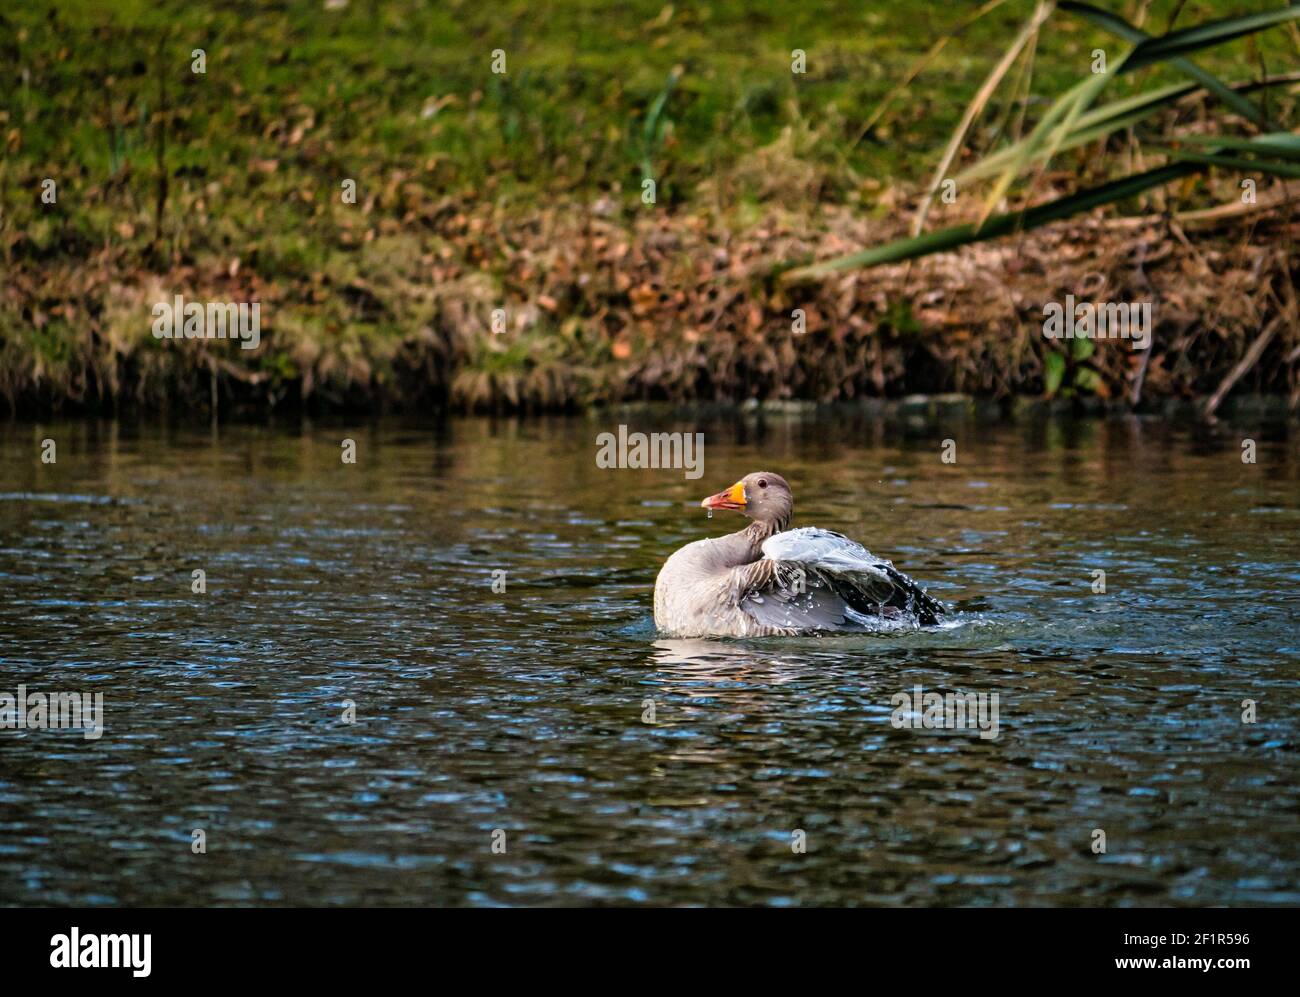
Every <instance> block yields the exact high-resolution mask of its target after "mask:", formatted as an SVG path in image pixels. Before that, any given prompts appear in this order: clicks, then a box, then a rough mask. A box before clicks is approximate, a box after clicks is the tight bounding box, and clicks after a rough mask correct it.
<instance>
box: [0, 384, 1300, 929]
mask: <svg viewBox="0 0 1300 997" xmlns="http://www.w3.org/2000/svg"><path fill="white" fill-rule="evenodd" d="M640 418H641V417H639V416H637V415H635V414H628V415H624V416H620V417H618V418H612V417H611V418H591V419H583V418H574V419H561V420H539V421H533V422H515V421H491V420H466V421H456V422H451V423H446V424H442V425H439V426H437V427H436V428H432V429H430V428H425V427H421V426H417V425H412V424H405V423H398V422H392V421H378V422H370V423H364V424H339V425H335V424H312V423H303V424H294V425H292V426H286V427H280V428H276V427H253V426H221V427H218V428H216V429H215V430H210V429H208V428H206V427H205V428H203V429H201V430H197V431H190V430H187V429H179V428H176V427H172V426H158V427H148V426H140V427H133V426H129V425H126V424H117V423H111V424H106V423H94V422H78V423H67V424H52V425H43V426H25V425H12V424H11V425H7V426H4V427H3V428H0V594H3V596H4V598H3V599H0V634H3V637H4V640H3V643H2V644H0V675H2V676H3V680H2V682H0V693H3V692H9V693H13V692H14V691H15V690H16V688H17V686H18V685H19V684H25V685H27V686H28V687H29V688H30V689H41V690H46V691H58V690H67V691H79V692H86V693H96V692H102V693H103V695H104V711H105V730H104V735H103V737H102V738H100V739H99V740H96V741H87V740H85V739H83V738H81V737H80V736H79V735H77V734H76V733H74V732H71V731H53V730H0V803H3V806H2V807H0V902H6V903H18V904H50V903H79V904H83V903H84V904H119V903H121V904H146V903H149V904H276V903H293V904H416V903H455V904H529V903H552V904H579V903H656V904H664V903H687V904H690V903H733V904H750V903H772V904H786V903H809V904H833V903H856V904H1085V903H1087V904H1111V903H1127V904H1134V903H1156V904H1189V905H1190V904H1218V903H1228V904H1244V903H1249V904H1295V903H1297V902H1300V892H1297V887H1296V882H1297V860H1296V857H1295V847H1294V842H1295V840H1296V835H1297V831H1300V805H1298V804H1300V795H1298V792H1300V791H1298V790H1297V789H1296V785H1295V779H1294V773H1295V770H1296V751H1297V745H1298V744H1300V737H1297V727H1296V716H1297V713H1296V705H1297V703H1296V699H1297V697H1296V678H1297V664H1298V663H1300V640H1297V637H1296V634H1295V623H1294V621H1295V612H1294V606H1295V603H1296V598H1297V595H1298V594H1300V567H1298V566H1297V564H1296V559H1295V550H1296V549H1297V539H1298V538H1297V532H1298V530H1297V527H1298V526H1300V503H1298V501H1297V496H1300V489H1298V488H1297V477H1298V476H1300V473H1298V472H1300V462H1298V461H1297V459H1296V457H1295V440H1294V438H1293V437H1292V438H1288V437H1287V435H1286V430H1285V429H1279V428H1276V427H1274V428H1269V427H1251V428H1250V429H1249V430H1248V432H1249V433H1250V435H1251V436H1252V437H1253V438H1255V439H1256V440H1257V441H1258V444H1259V452H1258V463H1257V464H1256V465H1243V464H1242V463H1241V461H1240V438H1241V436H1242V435H1243V433H1242V432H1234V431H1233V430H1232V429H1230V428H1228V427H1226V426H1220V427H1218V428H1214V429H1206V428H1197V427H1188V426H1183V425H1179V424H1173V423H1167V422H1162V421H1158V420H1147V419H1137V418H1129V419H1115V420H1104V421H1089V420H1082V421H1080V420H1073V421H1071V420H1059V421H1046V422H1023V423H1017V424H1013V425H979V424H975V423H965V422H960V421H957V422H953V423H943V422H940V423H937V424H936V423H931V422H927V421H925V420H920V419H899V420H890V421H886V420H881V419H877V418H868V417H866V416H862V415H860V414H855V413H854V412H853V411H851V410H838V411H836V412H834V413H832V414H823V415H820V416H807V417H805V416H790V417H783V418H779V419H775V420H774V419H771V418H767V419H760V418H758V417H756V416H735V417H728V418H725V419H717V420H712V421H710V420H705V421H703V422H702V423H699V424H697V423H695V422H691V421H686V420H683V421H677V422H674V421H672V420H665V421H663V422H660V423H657V424H654V423H650V422H648V421H647V422H646V424H645V425H644V426H642V425H635V426H633V427H632V428H635V429H645V430H667V431H673V430H682V431H703V432H704V433H705V441H706V442H705V458H706V459H705V473H704V477H703V478H702V479H700V480H698V481H690V480H687V479H686V478H685V477H684V475H683V474H681V473H680V472H671V471H610V470H600V469H598V468H597V467H596V464H595V459H594V455H595V438H596V435H597V434H598V433H600V432H604V431H608V430H610V428H611V424H612V425H614V426H616V425H617V424H618V423H619V422H625V423H636V422H637V421H638V420H639V419H640ZM45 438H55V439H57V440H58V447H59V450H58V462H57V463H56V464H52V465H46V464H41V463H40V461H39V452H40V441H41V440H42V439H45ZM345 438H350V439H354V440H356V442H357V454H358V462H357V464H355V465H345V464H343V463H342V462H341V461H340V459H339V453H340V442H341V441H342V440H343V439H345ZM946 438H952V439H955V440H956V441H957V453H958V462H957V464H955V465H948V464H943V463H942V462H941V461H940V460H939V452H940V447H941V443H942V440H944V439H946ZM759 467H768V468H770V469H773V470H777V471H779V472H780V473H782V474H784V475H785V476H786V477H787V478H789V479H790V480H791V481H792V483H795V485H796V487H795V492H796V495H798V496H800V501H799V504H797V505H796V510H795V518H796V524H797V523H800V522H803V523H816V524H817V525H821V526H824V527H827V528H831V529H836V530H839V531H841V532H844V533H846V534H848V535H849V536H851V537H853V538H855V539H858V540H861V541H862V542H863V543H864V544H866V545H867V546H868V547H869V548H870V549H871V550H872V551H873V552H874V553H876V554H879V555H881V556H884V557H889V558H891V559H893V560H894V561H895V562H896V563H897V564H898V565H899V567H900V568H902V569H903V570H904V571H906V572H908V573H909V574H911V575H913V576H914V577H916V578H919V579H923V580H924V581H925V583H926V585H927V587H928V588H929V589H930V591H931V593H932V594H934V595H936V596H938V597H939V598H942V599H944V600H945V601H947V602H948V603H950V604H953V605H954V606H955V607H956V609H957V615H956V618H955V620H954V622H953V625H952V626H949V627H945V628H942V629H935V630H929V631H911V632H904V633H892V634H884V635H842V636H837V637H828V638H822V639H794V640H776V641H762V640H664V639H658V638H657V637H656V635H655V633H654V630H653V626H652V624H651V622H650V612H651V609H650V607H651V593H652V586H653V582H654V576H655V573H656V572H657V571H658V568H659V566H660V564H661V563H662V561H663V559H664V558H665V557H667V556H668V554H669V553H670V552H671V551H673V550H676V549H677V548H678V547H680V546H682V544H684V543H686V542H689V541H690V540H695V539H698V538H700V537H702V536H706V535H710V534H712V535H717V534H720V533H722V532H724V531H728V530H731V529H734V528H736V526H738V525H739V522H740V521H739V520H738V519H732V518H728V517H727V516H726V515H724V514H720V515H718V516H716V517H715V518H713V519H712V520H709V519H707V518H706V517H705V516H704V513H703V511H702V510H700V509H699V508H698V502H699V499H700V498H701V497H702V496H703V495H704V494H707V493H710V492H713V491H716V490H717V489H718V488H720V487H722V486H724V485H726V484H728V483H730V482H732V481H734V480H736V479H737V478H738V477H740V476H741V475H742V474H744V473H745V472H747V471H751V470H754V469H756V468H759ZM805 496H806V497H807V498H804V497H805ZM196 569H201V570H202V571H203V572H205V577H206V589H207V590H206V593H203V594H196V593H194V592H193V591H192V572H193V571H194V570H196ZM1097 571H1104V572H1105V583H1106V591H1105V592H1104V594H1103V593H1098V592H1095V591H1094V582H1095V578H1096V574H1095V573H1096V572H1097ZM501 572H504V574H500V573H501ZM497 579H501V580H504V585H505V587H504V591H502V590H501V589H500V586H499V585H498V586H497V587H496V588H495V589H494V586H493V582H494V580H497ZM916 686H921V687H923V688H924V689H925V690H934V691H939V692H972V693H990V694H991V693H997V694H998V696H999V700H1000V715H999V724H1000V736H999V737H998V738H997V739H996V740H982V739H980V738H979V737H978V734H977V732H972V731H961V730H910V729H908V730H899V729H895V728H894V727H893V726H892V725H891V723H890V715H891V697H892V696H894V695H895V694H897V693H899V692H908V691H910V690H912V689H914V688H915V687H916ZM647 700H648V701H650V703H651V704H652V705H653V714H652V717H653V719H652V720H651V721H649V722H647V721H646V720H645V719H643V717H644V716H645V715H646V702H647ZM1245 700H1252V701H1253V702H1254V703H1255V704H1256V706H1255V708H1256V711H1257V722H1255V723H1243V722H1242V714H1243V705H1242V704H1243V701H1245ZM349 703H350V704H354V706H353V709H354V710H355V722H347V720H345V710H346V709H347V708H348V707H347V704H349ZM1097 828H1102V829H1104V830H1105V831H1106V834H1107V841H1108V850H1107V852H1106V853H1105V854H1102V855H1097V854H1093V852H1092V850H1091V844H1092V841H1093V837H1092V832H1093V831H1094V829H1097ZM195 829H203V830H204V831H205V832H206V834H207V842H208V853H207V854H206V855H195V854H193V853H192V852H191V840H192V834H193V831H194V830H195ZM795 829H801V830H803V831H805V832H806V833H807V835H808V851H807V853H806V854H802V855H796V854H794V853H793V852H792V851H791V848H790V841H791V837H790V836H791V832H792V831H793V830H795ZM496 830H504V831H505V832H506V835H507V840H508V848H507V852H506V853H505V854H504V855H501V854H494V853H493V852H492V850H491V843H492V834H493V832H494V831H496Z"/></svg>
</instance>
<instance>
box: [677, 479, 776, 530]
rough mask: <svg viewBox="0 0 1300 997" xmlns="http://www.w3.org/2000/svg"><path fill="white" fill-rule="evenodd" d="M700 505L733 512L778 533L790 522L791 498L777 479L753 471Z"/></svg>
mask: <svg viewBox="0 0 1300 997" xmlns="http://www.w3.org/2000/svg"><path fill="white" fill-rule="evenodd" d="M700 505H701V506H702V507H703V508H705V509H734V510H735V511H737V512H742V513H744V514H745V515H746V516H748V517H749V518H750V519H752V520H754V521H755V522H758V523H763V524H765V525H767V526H772V527H774V528H776V529H778V530H780V529H784V527H785V525H786V524H787V523H789V522H790V515H791V513H792V512H793V511H794V496H793V495H792V494H791V493H790V485H789V484H788V483H787V482H786V480H785V478H783V477H781V475H779V474H773V473H772V472H771V471H755V472H754V473H753V474H747V475H745V476H744V477H743V478H741V479H740V480H739V481H737V482H736V483H735V484H734V485H732V486H731V487H730V488H728V489H726V490H725V491H721V492H718V494H716V495H710V496H709V497H708V498H706V499H705V500H704V501H702V502H701V503H700Z"/></svg>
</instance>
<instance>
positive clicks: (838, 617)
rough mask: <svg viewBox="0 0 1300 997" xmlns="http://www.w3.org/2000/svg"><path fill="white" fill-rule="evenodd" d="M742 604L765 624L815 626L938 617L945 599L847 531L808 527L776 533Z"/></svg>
mask: <svg viewBox="0 0 1300 997" xmlns="http://www.w3.org/2000/svg"><path fill="white" fill-rule="evenodd" d="M762 549H763V560H761V561H759V562H757V563H756V564H755V566H754V567H755V568H760V566H761V570H758V571H756V572H755V577H754V583H755V584H754V585H753V586H752V587H751V589H750V590H749V591H747V592H746V593H745V595H744V596H742V599H741V605H742V607H743V608H744V609H745V610H746V611H747V612H749V613H750V614H751V615H753V616H754V617H755V618H756V619H758V620H759V621H760V622H763V623H767V624H769V625H773V626H781V625H783V624H784V625H787V626H788V625H790V621H793V622H794V625H795V626H796V627H800V628H809V629H829V630H838V629H845V628H858V627H862V626H870V625H871V624H872V622H874V621H876V620H879V619H880V618H882V617H890V618H895V619H896V618H898V617H900V616H910V617H911V618H912V619H914V620H915V621H916V622H917V623H919V624H921V625H923V626H930V625H932V624H934V623H937V622H938V621H939V620H940V618H942V616H943V614H944V607H943V604H942V603H940V602H939V601H938V600H937V599H933V598H931V597H930V596H929V595H927V594H926V592H925V590H924V589H923V588H921V586H920V585H918V584H917V583H916V582H914V581H912V579H910V578H908V577H907V575H905V574H903V573H902V572H901V571H899V570H898V569H897V568H895V567H894V566H893V565H892V564H891V563H890V562H889V561H887V560H885V559H884V558H880V557H875V556H874V555H873V554H872V553H871V552H870V551H868V550H867V549H866V548H865V547H863V546H862V545H861V544H859V543H855V542H854V541H852V540H850V539H849V538H848V537H846V536H844V535H843V534H841V533H835V532H833V531H831V530H821V529H817V528H815V527H804V528H802V529H798V530H788V531H786V532H784V533H777V534H775V535H774V536H771V537H769V538H768V539H767V541H766V542H765V543H764V544H763V548H762Z"/></svg>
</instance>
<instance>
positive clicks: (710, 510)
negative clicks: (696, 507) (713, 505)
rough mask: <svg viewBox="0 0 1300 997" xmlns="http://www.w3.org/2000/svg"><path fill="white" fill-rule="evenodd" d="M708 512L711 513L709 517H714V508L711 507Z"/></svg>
mask: <svg viewBox="0 0 1300 997" xmlns="http://www.w3.org/2000/svg"><path fill="white" fill-rule="evenodd" d="M708 513H709V518H710V519H712V518H713V510H712V509H709V510H708Z"/></svg>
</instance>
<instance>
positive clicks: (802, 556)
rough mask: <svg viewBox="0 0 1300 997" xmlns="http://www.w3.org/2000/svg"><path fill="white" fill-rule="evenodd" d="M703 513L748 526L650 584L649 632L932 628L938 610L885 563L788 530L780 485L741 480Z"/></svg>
mask: <svg viewBox="0 0 1300 997" xmlns="http://www.w3.org/2000/svg"><path fill="white" fill-rule="evenodd" d="M700 505H701V506H703V507H704V508H705V509H708V510H710V511H709V515H710V516H712V515H713V510H715V509H718V510H721V509H730V510H735V511H737V512H741V513H744V515H746V516H748V517H749V518H750V519H751V520H753V522H751V523H750V524H749V525H748V526H746V527H745V528H744V529H742V530H738V531H737V532H735V533H732V534H730V535H728V536H725V537H714V538H711V539H707V540H696V541H695V542H694V543H689V544H687V545H686V546H685V547H683V548H682V549H681V550H679V551H676V552H675V553H674V554H673V555H672V556H671V557H669V558H668V560H667V561H666V562H664V566H663V568H661V569H660V571H659V577H658V578H656V579H655V626H656V627H657V628H658V629H659V631H660V632H661V633H663V634H664V635H666V636H669V637H683V638H687V637H691V638H693V637H772V636H797V635H801V634H823V633H834V632H844V631H864V630H876V629H882V628H883V627H888V628H890V629H894V628H897V627H899V626H900V625H901V626H907V625H909V624H910V625H911V626H913V627H920V626H933V625H934V624H936V623H938V622H940V620H942V618H943V616H944V614H945V613H946V609H945V607H944V605H943V604H942V603H941V602H939V601H938V600H937V599H934V598H931V597H930V596H929V595H927V594H926V592H925V590H924V589H923V588H921V586H920V585H918V584H917V583H916V582H914V581H912V579H910V578H908V577H907V575H905V574H903V573H902V572H901V571H899V570H898V569H897V568H895V567H894V566H893V565H892V564H891V563H890V562H889V561H886V560H884V559H883V558H879V557H874V556H873V555H872V554H871V553H870V552H868V551H867V549H866V548H865V547H863V546H862V545H861V544H857V543H854V542H853V541H852V540H850V539H849V538H848V537H846V536H844V535H843V534H841V533H834V532H832V531H831V530H822V529H818V528H816V527H808V526H805V527H802V528H799V529H793V530H792V529H789V526H790V516H791V513H792V512H793V510H794V496H793V495H792V494H791V491H790V485H789V484H788V483H787V482H786V480H785V478H783V477H781V476H780V475H779V474H773V473H772V472H770V471H755V472H754V473H753V474H747V475H745V477H743V478H741V479H740V480H739V481H737V482H736V483H735V484H734V485H732V486H731V487H730V488H728V489H726V490H725V491H721V492H718V494H716V495H710V496H709V497H708V498H706V499H704V500H703V501H702V502H701V503H700Z"/></svg>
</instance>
